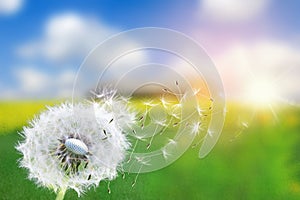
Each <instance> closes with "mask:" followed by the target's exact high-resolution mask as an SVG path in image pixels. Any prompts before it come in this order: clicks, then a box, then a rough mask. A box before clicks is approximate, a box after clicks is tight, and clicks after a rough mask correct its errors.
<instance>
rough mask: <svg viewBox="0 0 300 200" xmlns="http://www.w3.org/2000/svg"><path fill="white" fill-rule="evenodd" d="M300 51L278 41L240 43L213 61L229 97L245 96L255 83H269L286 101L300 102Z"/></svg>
mask: <svg viewBox="0 0 300 200" xmlns="http://www.w3.org/2000/svg"><path fill="white" fill-rule="evenodd" d="M299 55H300V49H297V48H295V47H293V46H291V45H289V44H286V43H282V42H278V41H267V40H265V41H258V42H254V43H251V44H250V43H239V44H236V45H234V46H233V47H232V48H230V49H228V50H226V51H225V52H224V53H223V54H222V55H221V56H218V57H216V58H214V60H215V63H216V64H217V67H218V68H219V72H220V74H221V77H222V79H223V82H224V86H225V89H226V93H227V94H228V96H229V97H232V98H239V97H241V96H242V95H245V93H247V92H248V91H247V90H246V89H247V87H248V86H249V84H255V80H262V81H267V82H271V84H272V85H273V86H274V88H275V89H276V90H277V91H278V92H279V94H280V95H281V96H282V97H283V98H284V99H287V100H298V101H299V100H300V88H299V87H298V84H297V83H298V82H299V76H300V57H299Z"/></svg>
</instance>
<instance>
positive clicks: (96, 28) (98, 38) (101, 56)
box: [17, 12, 148, 94]
mask: <svg viewBox="0 0 300 200" xmlns="http://www.w3.org/2000/svg"><path fill="white" fill-rule="evenodd" d="M117 32H118V31H117V30H116V29H114V28H113V27H110V26H107V25H106V24H104V23H103V22H101V21H100V20H98V19H95V18H91V17H87V16H83V15H79V14H77V13H70V12H69V13H62V14H58V15H55V16H53V17H51V18H50V19H49V20H48V21H47V22H46V24H45V27H44V33H43V35H42V36H41V37H39V39H36V40H33V41H32V42H29V43H27V44H25V45H22V46H20V48H19V49H17V50H18V53H19V55H21V56H23V57H25V58H27V59H29V60H31V61H35V58H37V59H38V60H42V61H43V62H46V63H50V64H51V65H52V66H64V65H70V64H71V65H74V63H75V64H76V66H79V64H80V62H82V60H83V59H84V58H85V56H87V55H88V53H89V52H90V51H91V50H92V49H93V48H95V47H96V46H97V45H99V44H100V43H101V42H103V41H104V40H106V39H108V38H109V37H110V36H111V35H113V34H114V33H117ZM139 46H140V45H139V43H137V41H136V40H135V38H127V37H121V38H119V40H116V41H113V42H112V43H111V44H110V46H109V47H105V52H104V53H103V52H101V53H98V52H97V51H95V52H94V53H93V54H92V56H91V57H90V58H89V60H88V64H86V65H85V66H84V69H82V70H81V71H80V76H79V78H78V79H77V82H78V87H79V88H78V89H77V88H76V93H77V92H79V93H80V94H82V93H86V92H88V91H89V90H90V89H91V88H95V86H96V85H97V81H98V78H99V76H100V75H101V73H102V71H103V70H104V68H105V67H107V66H106V65H107V64H108V63H109V62H110V61H111V59H112V58H118V57H119V56H120V55H121V54H122V53H124V52H126V51H128V50H133V49H136V48H137V47H139ZM147 58H148V56H147V54H146V53H145V51H135V52H132V53H130V54H127V55H124V57H121V58H119V60H117V61H116V62H115V63H113V64H112V65H111V67H110V69H109V70H107V71H106V72H107V74H106V75H107V76H106V77H105V81H106V84H110V83H111V81H116V80H117V79H119V78H120V77H121V76H122V74H123V73H126V71H128V70H130V69H131V68H133V67H134V66H137V65H140V64H144V63H145V62H147ZM65 79H66V78H64V80H65ZM77 90H78V91H77ZM62 93H66V92H62Z"/></svg>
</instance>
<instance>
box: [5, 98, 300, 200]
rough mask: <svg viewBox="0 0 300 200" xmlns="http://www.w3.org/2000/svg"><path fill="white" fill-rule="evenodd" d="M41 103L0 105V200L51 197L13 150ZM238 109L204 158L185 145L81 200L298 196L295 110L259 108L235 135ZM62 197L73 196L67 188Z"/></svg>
mask: <svg viewBox="0 0 300 200" xmlns="http://www.w3.org/2000/svg"><path fill="white" fill-rule="evenodd" d="M46 104H49V105H52V104H54V102H46V101H44V102H22V103H20V102H10V103H8V102H2V103H0V120H1V124H0V161H1V163H0V199H14V200H15V199H55V197H56V195H55V194H54V193H53V192H52V191H50V190H48V189H45V188H38V187H36V185H35V184H34V183H33V182H32V181H30V180H28V179H27V178H26V177H27V171H26V170H25V169H20V168H18V164H17V160H18V158H20V157H21V155H20V154H18V153H17V151H16V150H15V148H14V146H15V145H16V143H17V141H18V140H20V139H21V138H20V136H19V135H18V134H17V132H18V131H20V130H21V128H22V126H23V125H25V124H26V122H27V121H28V120H30V119H31V118H32V117H33V115H34V114H37V113H38V112H39V110H41V109H44V108H45V105H46ZM240 112H241V110H239V109H237V107H235V106H230V107H229V113H228V117H227V125H226V127H225V129H224V133H222V135H221V138H220V140H219V142H218V143H217V146H216V147H215V148H214V149H213V151H212V152H211V153H210V154H209V155H208V156H207V157H206V158H204V159H201V160H200V159H198V158H197V155H198V150H199V148H195V149H190V150H188V151H187V152H186V153H185V154H184V155H183V156H182V157H181V158H180V159H179V160H177V161H176V162H175V163H173V164H172V165H170V166H168V167H166V168H164V169H162V170H159V171H156V172H152V173H148V174H141V175H139V178H138V179H137V183H136V185H135V187H133V188H132V187H131V184H132V181H133V180H134V178H135V174H130V175H127V176H126V178H125V179H122V178H121V177H119V178H117V179H116V180H114V181H112V182H111V183H110V188H111V191H112V192H111V194H109V193H108V192H107V182H101V183H100V186H99V187H98V188H95V189H91V190H90V191H88V192H87V193H86V194H85V195H84V196H82V197H81V199H205V200H206V199H255V200H257V199H264V200H265V199H300V137H299V131H300V109H299V108H295V107H293V108H282V109H280V110H279V111H278V121H277V122H275V120H274V119H273V117H272V115H271V113H270V112H268V111H267V110H264V111H261V112H259V113H257V114H256V116H255V117H254V119H253V121H252V122H251V123H250V125H249V128H248V129H246V130H244V131H243V132H242V134H240V135H239V136H238V137H236V136H237V134H236V131H235V128H236V127H235V120H236V114H238V113H240ZM245 112H246V111H245ZM65 199H77V194H76V193H75V192H74V191H71V190H69V191H67V194H66V196H65Z"/></svg>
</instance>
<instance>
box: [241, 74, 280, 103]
mask: <svg viewBox="0 0 300 200" xmlns="http://www.w3.org/2000/svg"><path fill="white" fill-rule="evenodd" d="M278 93H279V92H278V90H277V88H276V87H275V85H274V84H273V83H272V81H269V80H255V81H253V82H251V83H250V84H249V85H248V88H247V97H248V98H247V99H248V100H250V101H251V103H254V104H256V105H257V106H269V105H270V104H272V103H274V102H275V101H276V99H277V96H278Z"/></svg>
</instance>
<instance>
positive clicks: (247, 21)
mask: <svg viewBox="0 0 300 200" xmlns="http://www.w3.org/2000/svg"><path fill="white" fill-rule="evenodd" d="M6 1H8V0H0V44H1V45H0V97H1V98H8V99H10V98H39V97H40V98H52V97H54V98H55V97H59V96H60V95H61V94H64V95H65V96H68V94H69V92H68V91H70V90H69V87H70V85H71V83H69V82H71V80H72V74H73V75H74V74H75V73H76V70H77V69H78V67H79V65H80V63H81V62H82V59H83V58H84V57H85V55H86V54H87V52H88V50H89V49H92V48H93V47H94V46H95V45H97V43H99V42H101V41H102V40H104V39H105V38H107V37H109V36H110V35H112V34H114V33H117V32H119V31H124V30H128V29H132V28H138V27H146V26H155V27H156V26H157V27H164V28H171V29H174V30H178V31H181V32H183V33H185V34H187V35H189V36H191V37H192V38H194V39H196V40H197V41H198V42H199V43H200V44H202V46H204V48H205V49H206V50H207V51H208V53H209V54H210V56H211V57H212V59H213V60H214V61H215V62H216V64H217V65H218V68H219V69H220V74H221V76H222V79H223V81H224V84H225V88H226V90H227V92H228V94H232V95H233V96H234V95H236V93H238V92H239V91H240V90H243V88H241V89H240V90H236V89H233V88H234V87H232V85H234V83H231V82H232V81H231V79H237V80H239V79H244V77H243V76H242V75H241V74H238V73H237V74H230V75H229V73H228V72H229V71H232V69H231V68H230V67H232V66H235V67H236V66H237V67H238V68H239V69H241V68H247V67H249V66H250V65H251V66H250V68H251V70H255V71H257V70H259V69H261V68H265V67H264V66H262V64H265V65H269V63H272V57H274V56H275V57H276V55H275V54H276V53H280V56H282V58H281V57H280V56H279V57H280V59H279V58H278V59H279V61H278V62H284V61H286V60H288V61H290V60H292V61H293V62H292V64H291V65H293V68H296V69H293V70H294V71H293V72H294V73H293V74H295V70H296V72H297V73H298V71H299V70H298V68H299V66H298V64H299V63H300V61H299V60H297V58H296V57H297V56H295V55H296V54H297V53H298V52H300V49H299V48H298V46H300V45H299V44H300V21H299V20H297V19H298V18H300V13H299V9H300V2H299V1H293V0H286V1H280V0H273V1H272V0H261V1H259V0H254V1H253V2H256V3H253V4H249V5H246V6H241V5H240V3H238V1H237V0H227V2H229V3H226V4H224V5H221V6H220V4H222V1H221V0H212V1H210V2H212V3H207V2H208V0H191V1H183V0H182V1H174V0H172V1H171V0H165V1H161V0H151V1H150V0H143V1H141V0H135V1H112V0H103V1H96V0H90V1H82V0H64V1H30V0H23V1H21V0H11V2H16V3H15V4H14V5H12V6H11V7H9V8H6V7H7V4H6V3H5V2H6ZM1 2H4V3H1ZM257 2H263V3H257ZM232 8H235V9H232ZM226 9H227V10H226ZM55 19H56V20H55ZM72 20H73V22H74V21H75V22H76V23H77V24H78V26H79V27H85V28H86V29H90V28H91V31H90V32H89V31H83V32H80V31H79V32H80V33H79V34H78V36H76V40H80V37H90V38H91V40H89V41H83V42H81V43H78V44H77V43H76V45H77V46H76V45H75V47H78V46H82V45H83V46H84V48H85V50H84V51H83V50H82V51H76V52H70V53H69V52H62V54H61V55H62V57H63V59H62V58H59V59H58V58H57V57H58V56H59V55H56V54H55V52H54V54H53V52H50V50H51V49H53V48H54V49H56V48H58V47H59V46H51V44H49V40H51V42H52V43H53V42H55V39H57V38H58V39H60V41H61V40H63V39H64V38H68V37H67V34H68V33H69V32H68V29H67V28H65V29H64V31H65V32H64V33H63V34H65V35H63V36H61V35H59V34H60V33H59V31H55V30H56V29H59V26H60V25H61V26H65V25H62V24H60V23H59V22H60V21H61V22H62V23H69V22H70V21H72ZM51 24H52V25H51ZM51 26H52V29H51ZM73 28H74V27H73ZM77 28H78V27H75V28H74V29H75V30H77ZM49 29H51V30H52V32H51V31H49ZM53 29H54V31H53ZM78 30H79V29H78ZM102 30H104V32H105V33H103V35H101V34H102ZM47 31H48V32H51V33H48V32H47ZM71 31H72V30H71ZM53 32H54V33H53ZM97 34H99V35H101V36H99V38H97ZM49 35H50V36H49ZM53 35H54V36H53ZM82 40H84V38H82ZM72 42H73V41H72V40H70V43H71V44H69V43H67V42H66V46H68V45H70V48H71V47H73V46H72ZM35 45H36V46H39V47H32V46H35ZM49 45H50V46H49ZM25 47H26V48H25ZM29 47H30V48H29ZM22 49H23V50H22ZM24 49H25V50H24ZM28 49H30V50H32V51H33V53H32V52H31V53H30V52H29V50H28ZM42 49H43V50H45V51H46V52H42V51H43V50H42ZM47 49H50V50H47ZM261 49H263V54H265V55H266V58H264V57H263V58H257V57H260V56H257V55H260V54H258V53H255V52H260V50H261ZM274 49H278V51H273V50H274ZM281 50H282V51H281ZM34 51H35V52H34ZM65 51H68V48H67V47H66V50H65ZM240 51H241V52H242V53H243V54H245V56H244V58H245V60H246V61H245V62H248V61H249V60H250V61H251V60H253V59H254V60H257V59H261V60H262V61H261V62H257V63H255V64H254V65H255V66H254V67H253V63H251V64H250V62H248V64H246V65H245V66H244V67H240V65H239V64H240V63H238V62H239V61H237V60H235V57H236V56H235V55H234V53H237V54H239V52H240ZM20 52H21V53H20ZM24 52H25V53H24ZM28 52H29V53H28ZM241 52H240V53H241ZM63 53H65V56H64V54H63ZM68 53H69V54H68ZM24 54H26V55H24ZM27 54H32V55H27ZM33 54H34V55H33ZM270 54H271V55H270ZM283 55H284V56H285V57H283ZM299 55H300V54H299ZM224 58H226V59H224ZM227 58H228V59H227ZM231 58H232V59H231ZM266 63H267V64H266ZM270 65H271V64H270ZM295 66H296V67H295ZM297 66H298V67H297ZM252 68H253V69H252ZM266 68H267V67H266ZM274 68H276V70H277V67H274ZM284 68H285V66H283V67H282V70H284ZM269 70H271V71H267V72H265V73H266V74H268V75H269V74H272V72H274V71H276V70H275V69H274V70H273V69H269ZM237 71H238V70H237ZM241 73H243V72H241ZM259 73H260V74H261V72H260V71H259ZM278 73H282V72H280V70H279V72H278ZM293 74H292V75H291V76H289V75H288V78H287V80H291V79H290V78H291V77H293ZM60 76H61V79H64V80H61V83H55V84H52V82H59V81H58V80H57V79H58V78H59V77H60ZM54 78H56V79H55V80H56V81H54V80H53V79H54ZM264 78H265V77H264ZM271 78H274V77H271ZM33 79H35V80H33ZM43 80H45V81H43ZM52 80H53V81H52ZM67 80H69V82H68V81H67ZM293 80H294V79H293ZM295 81H296V79H295ZM286 82H287V83H284V86H283V87H284V88H282V89H281V90H284V91H289V92H288V93H289V96H288V98H289V99H297V98H298V95H297V94H298V93H299V91H298V90H297V91H296V90H295V88H294V87H293V86H290V84H289V83H288V81H286ZM289 82H290V81H289ZM62 84H64V85H66V86H63V85H62ZM285 84H286V85H285ZM35 85H39V86H40V87H37V86H36V87H35ZM245 85H247V83H245ZM30 87H32V88H33V89H32V90H31V89H30ZM62 87H63V88H64V89H62V90H66V92H65V93H64V92H58V93H56V92H55V91H59V90H61V88H62ZM65 87H66V88H65ZM43 91H52V92H48V93H47V92H46V93H45V92H43ZM290 93H291V95H290Z"/></svg>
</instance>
